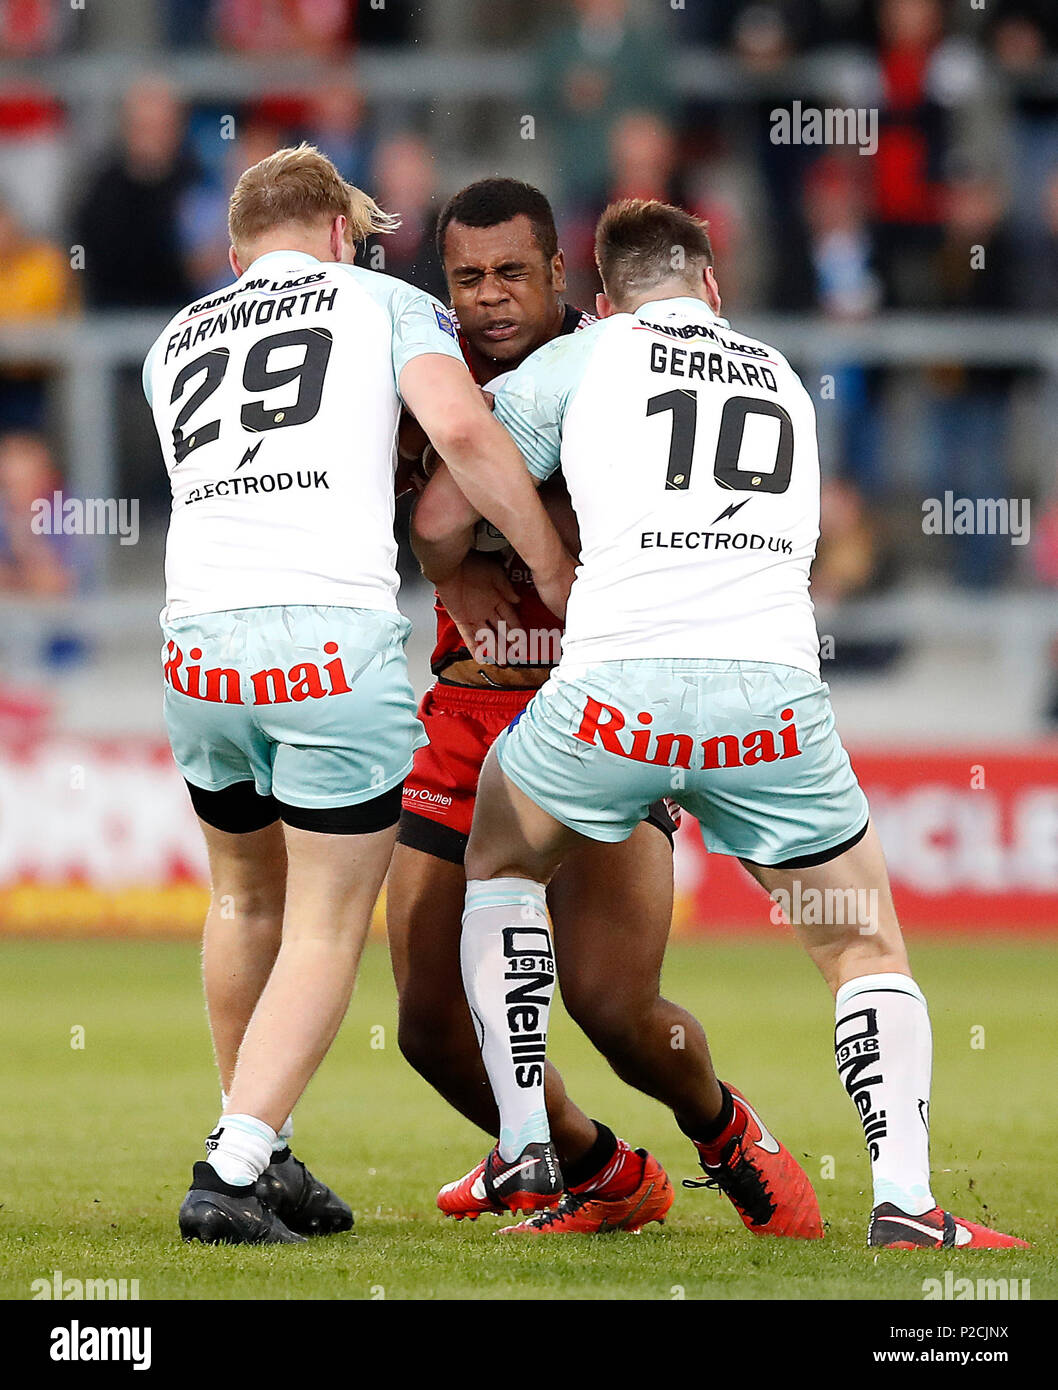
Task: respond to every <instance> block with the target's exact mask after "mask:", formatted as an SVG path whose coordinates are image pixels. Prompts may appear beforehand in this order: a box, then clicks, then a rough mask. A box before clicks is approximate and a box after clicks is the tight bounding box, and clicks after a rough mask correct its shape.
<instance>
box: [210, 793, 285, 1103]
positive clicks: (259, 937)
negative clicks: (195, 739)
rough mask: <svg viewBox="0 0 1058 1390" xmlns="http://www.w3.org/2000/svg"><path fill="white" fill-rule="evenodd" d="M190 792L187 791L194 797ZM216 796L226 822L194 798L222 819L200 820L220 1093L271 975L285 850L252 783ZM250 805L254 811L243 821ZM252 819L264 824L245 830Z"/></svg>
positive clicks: (271, 811)
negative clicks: (206, 877) (207, 887)
mask: <svg viewBox="0 0 1058 1390" xmlns="http://www.w3.org/2000/svg"><path fill="white" fill-rule="evenodd" d="M196 791H197V789H195V790H193V791H192V799H193V800H194V799H195V796H196ZM215 797H216V800H217V801H218V802H220V801H221V800H223V801H224V802H225V803H226V808H227V810H228V812H229V814H228V815H227V816H226V817H224V816H222V815H220V814H218V813H216V812H214V811H211V810H210V809H209V808H208V806H207V805H206V804H205V803H204V800H203V798H201V796H199V801H200V804H201V805H202V809H203V810H204V811H205V814H206V815H208V816H211V818H212V821H214V822H215V821H218V820H221V821H223V823H224V824H225V825H226V826H228V827H229V828H228V829H221V828H220V827H219V826H218V825H217V824H214V823H211V821H207V820H204V819H203V818H202V816H201V815H200V816H199V826H200V827H201V829H202V835H203V838H204V839H205V842H206V852H207V855H208V857H209V878H210V902H209V910H208V912H207V913H206V923H205V929H204V931H203V937H202V979H203V984H204V987H205V993H206V1011H207V1014H208V1016H209V1027H210V1034H211V1036H212V1038H213V1051H214V1054H215V1056H216V1060H217V1071H218V1073H219V1076H220V1084H221V1091H222V1093H223V1094H224V1096H226V1095H227V1093H228V1091H229V1090H230V1089H231V1078H232V1076H233V1074H234V1072H235V1062H236V1058H237V1057H238V1055H239V1047H240V1046H241V1044H242V1039H243V1034H244V1033H245V1032H246V1025H247V1024H248V1023H249V1021H250V1017H251V1015H252V1014H253V1011H254V1009H255V1008H256V1006H257V1001H258V999H259V998H260V997H261V991H262V990H263V989H264V987H265V984H266V983H267V980H268V976H269V975H270V974H271V971H272V966H273V964H274V963H275V958H276V953H277V951H278V950H279V943H280V940H281V938H282V934H283V908H284V903H285V900H286V877H287V851H286V841H285V840H284V838H283V827H282V825H281V824H280V822H279V813H278V810H277V809H275V804H274V802H272V800H271V798H270V797H259V796H257V794H256V792H255V791H254V787H253V783H252V782H243V783H237V784H236V786H235V787H229V788H226V789H225V790H224V791H223V792H220V793H217V794H215ZM211 799H212V798H211ZM236 801H237V802H238V806H237V807H236V806H235V805H234V803H235V802H236ZM255 803H257V805H258V806H259V808H260V809H259V810H258V812H257V815H256V818H255V819H250V818H249V817H250V813H251V811H252V809H254V808H255ZM236 812H237V814H235V813H236ZM256 821H263V822H265V823H264V824H261V825H260V827H259V828H250V826H254V825H255V824H256ZM239 826H246V827H247V828H246V829H239V828H237V827H239Z"/></svg>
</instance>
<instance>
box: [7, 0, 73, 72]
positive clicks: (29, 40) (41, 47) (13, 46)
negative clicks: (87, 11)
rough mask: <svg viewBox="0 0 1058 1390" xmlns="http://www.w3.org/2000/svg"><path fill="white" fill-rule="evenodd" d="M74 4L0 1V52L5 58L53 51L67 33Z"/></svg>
mask: <svg viewBox="0 0 1058 1390" xmlns="http://www.w3.org/2000/svg"><path fill="white" fill-rule="evenodd" d="M73 18H74V14H73V6H71V5H68V4H67V5H57V4H56V3H55V0H0V54H2V55H3V56H4V57H5V58H25V57H35V56H37V55H38V54H42V53H52V52H54V51H55V49H57V48H58V47H59V46H60V45H61V44H62V42H63V40H64V39H65V38H66V37H67V36H68V34H69V33H70V30H71V28H72V23H73Z"/></svg>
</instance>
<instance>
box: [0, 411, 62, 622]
mask: <svg viewBox="0 0 1058 1390" xmlns="http://www.w3.org/2000/svg"><path fill="white" fill-rule="evenodd" d="M58 488H59V475H58V473H57V471H56V469H55V465H54V463H53V462H52V458H51V454H50V452H49V450H48V446H47V445H46V444H45V442H44V440H43V439H42V438H41V437H40V436H39V435H35V434H28V433H21V432H19V433H14V434H8V435H5V436H4V437H3V438H2V439H0V593H18V594H33V595H41V596H49V595H56V594H65V593H68V592H69V591H70V589H71V588H72V587H73V573H72V570H71V568H70V565H69V563H68V555H67V551H68V546H69V542H68V539H67V538H66V537H64V536H62V535H58V536H56V535H48V534H45V533H41V532H40V531H39V530H37V531H35V530H34V529H33V521H34V507H33V504H34V502H37V501H38V500H40V499H44V500H46V501H47V502H48V503H49V505H50V503H51V499H52V495H53V493H54V492H55V491H56V490H57V489H58Z"/></svg>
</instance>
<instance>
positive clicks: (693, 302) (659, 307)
mask: <svg viewBox="0 0 1058 1390" xmlns="http://www.w3.org/2000/svg"><path fill="white" fill-rule="evenodd" d="M677 307H678V308H681V309H684V310H687V309H690V310H692V311H693V312H694V313H696V314H702V315H704V316H705V318H706V319H708V321H709V322H710V323H723V322H724V320H723V319H721V318H719V317H718V316H717V315H716V314H714V313H713V311H712V309H710V307H709V305H708V304H706V302H705V300H704V299H698V298H697V297H696V296H695V295H693V294H681V295H675V296H673V297H672V298H671V299H650V300H648V301H647V303H646V304H640V306H639V308H638V309H637V310H636V311H635V314H634V317H635V318H640V317H641V316H642V315H643V314H645V313H647V312H648V311H649V312H650V313H652V314H653V315H654V316H655V317H657V315H659V314H664V313H666V312H671V311H672V310H673V309H675V308H677Z"/></svg>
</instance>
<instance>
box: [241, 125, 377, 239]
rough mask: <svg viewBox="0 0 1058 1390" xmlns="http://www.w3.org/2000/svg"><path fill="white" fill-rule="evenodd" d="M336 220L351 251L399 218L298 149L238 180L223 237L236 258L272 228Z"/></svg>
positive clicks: (317, 156) (323, 160)
mask: <svg viewBox="0 0 1058 1390" xmlns="http://www.w3.org/2000/svg"><path fill="white" fill-rule="evenodd" d="M339 216H341V217H344V218H345V219H346V224H347V225H346V237H347V238H348V239H349V240H350V241H351V242H352V244H353V245H359V244H360V242H363V241H366V240H367V238H368V237H369V236H373V235H375V234H377V233H380V232H394V231H396V229H397V228H398V227H399V226H400V218H399V217H395V216H392V215H391V214H390V213H388V212H383V211H382V209H381V208H380V207H379V206H378V204H377V203H376V202H375V200H374V199H373V198H371V197H369V196H368V195H367V194H366V193H364V192H363V191H362V190H361V189H359V188H354V187H353V185H352V184H351V183H346V181H345V180H344V179H343V178H342V176H341V174H339V172H338V170H337V169H336V168H335V167H334V165H333V164H332V163H331V161H330V160H329V159H328V158H327V156H326V155H325V154H321V153H320V151H319V150H318V149H316V148H315V146H313V145H307V144H301V145H298V146H297V147H291V148H288V149H285V150H276V152H275V154H270V155H269V156H268V157H267V158H266V159H262V160H261V161H260V162H259V163H257V164H254V165H252V166H251V167H250V168H249V169H247V170H246V171H245V173H243V174H242V176H241V177H240V179H239V181H238V183H237V184H236V185H235V188H234V191H233V192H232V195H231V201H230V203H229V204H228V233H229V235H230V236H231V244H232V245H233V246H234V247H235V249H236V251H237V252H238V251H240V250H242V249H243V248H245V247H246V246H248V245H250V244H251V243H252V242H254V241H255V240H256V239H257V238H258V237H261V236H263V235H264V234H265V233H266V232H270V231H272V230H274V229H275V228H276V227H283V226H286V225H287V224H288V223H294V224H297V225H300V226H314V225H315V224H316V223H318V222H322V221H325V220H326V221H328V222H330V221H332V220H333V219H334V218H335V217H339Z"/></svg>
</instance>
